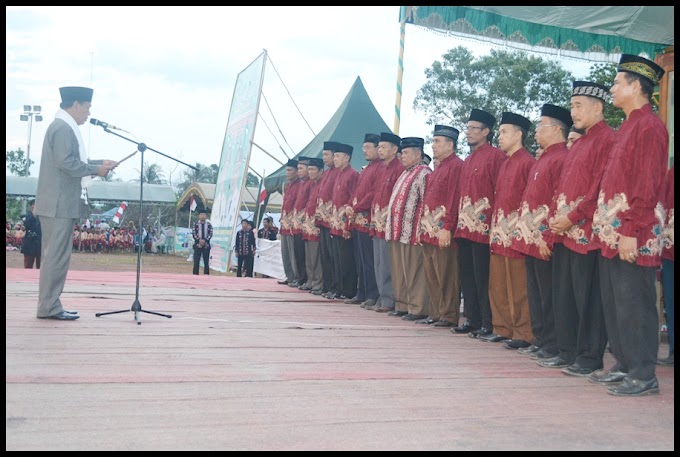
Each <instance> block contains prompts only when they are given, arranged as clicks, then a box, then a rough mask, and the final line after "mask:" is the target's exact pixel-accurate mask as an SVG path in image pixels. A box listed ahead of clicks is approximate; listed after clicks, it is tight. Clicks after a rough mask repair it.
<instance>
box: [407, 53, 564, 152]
mask: <svg viewBox="0 0 680 457" xmlns="http://www.w3.org/2000/svg"><path fill="white" fill-rule="evenodd" d="M425 76H426V78H427V81H426V82H425V84H424V85H423V86H422V87H421V88H420V89H419V90H418V92H417V94H416V98H415V100H414V102H413V108H414V109H415V110H416V111H422V112H424V113H425V114H426V115H427V123H428V125H434V124H439V123H443V124H448V125H452V126H454V127H456V128H457V129H458V130H460V131H461V132H464V131H465V127H466V125H467V120H468V118H469V116H470V111H471V109H472V108H479V109H483V110H485V111H488V112H490V113H492V114H493V115H495V116H496V118H497V119H498V120H500V117H501V113H502V112H504V111H510V112H513V113H517V114H521V115H523V116H525V117H527V118H529V119H531V120H534V121H537V120H538V118H539V116H540V110H541V107H542V106H543V104H545V103H552V104H555V105H558V106H564V107H565V108H568V107H569V99H570V93H571V83H572V80H573V76H572V74H571V73H570V72H569V71H567V70H565V69H564V68H562V67H561V66H560V65H559V64H558V63H557V62H553V61H548V60H544V59H543V58H541V57H535V56H532V55H529V54H528V53H526V52H522V51H505V50H491V52H490V54H489V55H486V56H482V57H479V58H477V59H476V58H475V57H474V55H473V54H472V52H471V51H470V50H468V49H466V48H464V47H457V48H454V49H451V50H449V51H447V52H446V53H445V54H444V55H443V56H442V61H435V62H434V63H433V64H432V67H431V68H428V69H426V70H425ZM532 130H533V129H532ZM461 139H462V136H461ZM533 142H534V140H533V132H530V134H529V138H528V139H527V144H525V146H526V147H527V148H529V147H530V145H532V144H533ZM467 152H468V151H464V153H465V154H467Z"/></svg>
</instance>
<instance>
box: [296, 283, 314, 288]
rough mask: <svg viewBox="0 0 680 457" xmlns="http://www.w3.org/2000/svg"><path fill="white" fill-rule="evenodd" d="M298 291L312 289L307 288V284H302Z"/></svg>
mask: <svg viewBox="0 0 680 457" xmlns="http://www.w3.org/2000/svg"><path fill="white" fill-rule="evenodd" d="M298 289H300V290H312V288H311V287H309V286H308V285H307V283H304V284H303V285H301V286H298Z"/></svg>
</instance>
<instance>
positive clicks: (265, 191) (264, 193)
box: [260, 189, 267, 206]
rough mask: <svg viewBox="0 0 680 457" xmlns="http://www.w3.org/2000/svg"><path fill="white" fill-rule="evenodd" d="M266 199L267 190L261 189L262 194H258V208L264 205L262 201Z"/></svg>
mask: <svg viewBox="0 0 680 457" xmlns="http://www.w3.org/2000/svg"><path fill="white" fill-rule="evenodd" d="M266 198H267V189H262V193H260V206H262V205H264V201H265V199H266Z"/></svg>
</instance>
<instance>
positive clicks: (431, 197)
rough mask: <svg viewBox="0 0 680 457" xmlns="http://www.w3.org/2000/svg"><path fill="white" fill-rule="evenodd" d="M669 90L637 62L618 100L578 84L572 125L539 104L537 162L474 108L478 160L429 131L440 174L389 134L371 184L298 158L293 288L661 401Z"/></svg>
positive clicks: (288, 249)
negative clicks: (610, 360) (662, 114)
mask: <svg viewBox="0 0 680 457" xmlns="http://www.w3.org/2000/svg"><path fill="white" fill-rule="evenodd" d="M663 74H664V71H663V70H662V69H661V67H659V66H658V65H656V64H655V63H654V62H652V61H650V60H647V59H645V58H642V57H638V56H632V55H627V54H624V55H623V56H622V57H621V60H620V62H619V65H618V69H617V74H616V77H615V79H614V80H613V81H612V85H611V87H608V86H605V85H602V84H598V83H595V82H590V81H575V82H574V83H573V86H572V91H571V103H570V109H565V108H562V107H560V106H556V105H554V104H550V103H545V104H544V105H543V107H542V109H541V113H540V119H539V121H538V123H537V124H536V126H535V140H536V143H537V145H538V147H539V150H540V152H539V154H537V157H535V156H533V155H532V154H530V153H529V152H528V150H527V149H526V148H525V144H526V140H527V135H528V132H529V131H530V129H531V127H532V122H531V121H530V120H529V119H527V118H526V117H524V116H523V115H521V114H518V113H512V112H503V113H502V114H501V117H500V120H499V119H497V118H496V116H494V115H493V114H492V113H489V112H487V111H484V110H482V109H478V108H473V109H471V111H470V115H469V119H468V120H467V130H466V132H465V136H466V140H467V144H468V145H469V146H470V148H471V154H470V155H469V156H468V157H466V158H465V160H463V159H461V158H460V157H459V156H458V151H457V142H458V138H459V135H460V132H459V131H458V130H457V129H455V128H454V127H451V126H447V125H435V127H434V131H433V132H432V154H433V157H432V158H433V165H434V166H433V167H430V166H429V162H430V157H429V156H428V155H427V154H426V153H425V151H424V139H422V138H417V137H404V138H401V137H399V136H397V135H395V134H393V133H391V132H382V133H377V132H376V133H367V134H366V135H365V137H364V142H363V153H364V156H365V158H366V160H367V162H368V165H366V166H365V167H364V168H363V169H362V170H360V171H359V170H355V169H354V168H353V167H352V166H351V164H350V160H351V157H352V154H353V148H352V146H350V145H347V144H344V143H339V142H335V141H327V142H325V143H324V145H323V151H322V158H312V157H298V159H297V160H295V159H292V160H289V161H288V163H287V164H286V178H287V183H286V184H285V187H284V192H283V205H282V214H281V230H280V236H281V251H282V260H283V267H284V271H285V276H286V278H285V279H284V280H281V281H279V284H282V285H284V284H285V285H287V286H289V287H295V288H298V289H299V290H304V291H308V292H309V293H312V294H314V295H318V296H320V297H324V298H326V299H329V300H343V301H344V303H347V304H356V305H359V306H360V307H361V308H363V309H365V310H372V311H376V312H379V313H385V314H386V315H388V316H395V317H400V318H401V319H402V320H405V321H411V322H414V323H415V324H422V325H430V326H433V327H436V328H443V329H449V330H450V331H451V332H452V333H454V334H456V335H467V336H469V337H471V338H475V339H477V340H478V341H482V342H488V343H503V346H504V347H505V348H506V349H508V350H513V351H518V352H520V353H522V354H525V355H527V356H528V357H531V358H532V359H533V360H535V362H536V363H538V364H539V365H540V366H541V367H545V368H553V369H554V368H557V369H561V370H562V372H563V373H564V374H566V375H570V376H580V377H584V378H587V379H588V380H589V381H591V382H593V383H597V384H601V385H603V386H606V387H607V392H608V393H609V394H612V395H616V396H642V395H649V394H655V393H658V392H659V386H658V381H657V379H656V374H655V366H656V364H657V363H659V364H673V357H674V354H673V351H674V326H673V309H672V308H673V283H672V280H671V281H669V280H665V281H664V282H663V287H664V289H663V291H664V303H665V306H666V321H667V328H668V335H669V350H670V352H669V357H668V358H663V359H659V360H657V353H658V350H659V331H660V327H659V321H660V319H659V313H658V310H657V297H656V277H657V272H658V271H659V269H660V268H661V266H662V257H663V259H664V261H663V271H664V272H666V273H665V275H664V276H663V277H664V278H666V275H667V274H668V273H667V272H668V270H670V271H671V273H670V275H672V269H673V262H674V200H673V191H674V188H673V187H674V180H673V175H674V166H672V167H671V168H670V170H669V167H668V153H669V134H668V129H667V128H666V126H665V125H664V123H663V122H662V121H661V120H660V119H659V117H658V116H657V115H656V114H655V113H654V112H653V110H652V105H651V97H652V94H653V92H654V87H655V86H656V85H657V84H658V83H659V80H660V79H661V78H662V77H663ZM610 101H611V103H612V104H613V105H614V107H616V108H619V109H621V110H622V111H623V112H624V113H625V120H624V122H623V124H622V125H621V126H620V128H619V129H618V130H615V129H613V128H611V127H610V126H609V125H608V124H607V122H606V120H605V117H604V109H605V106H606V104H607V103H609V102H610ZM496 132H497V141H498V146H494V145H492V141H493V139H494V138H495V136H496ZM244 225H245V224H244ZM244 230H245V229H244ZM237 243H238V241H237ZM237 248H238V246H237ZM670 277H672V276H670ZM461 305H462V307H463V315H464V317H465V320H464V322H463V321H462V320H461V317H462V316H461V313H460V308H461ZM607 347H608V348H609V351H610V352H611V353H612V355H613V356H614V359H615V364H614V365H613V366H611V367H605V366H604V353H605V351H606V350H607Z"/></svg>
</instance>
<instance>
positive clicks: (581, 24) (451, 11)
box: [399, 6, 675, 62]
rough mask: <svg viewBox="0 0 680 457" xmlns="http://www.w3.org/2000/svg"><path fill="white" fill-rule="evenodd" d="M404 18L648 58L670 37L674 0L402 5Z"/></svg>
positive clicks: (546, 46) (485, 36) (508, 40)
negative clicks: (654, 0) (651, 1)
mask: <svg viewBox="0 0 680 457" xmlns="http://www.w3.org/2000/svg"><path fill="white" fill-rule="evenodd" d="M404 19H406V23H408V24H415V25H418V26H422V27H426V28H429V29H435V30H439V31H442V32H446V33H450V34H452V35H456V36H460V37H466V38H474V39H478V40H481V41H487V42H492V43H495V44H502V45H505V46H510V47H515V48H520V49H524V50H528V49H531V50H533V51H541V50H543V51H545V52H550V53H559V54H561V55H564V56H568V57H576V58H587V59H591V60H605V61H613V62H616V61H617V60H618V55H619V54H621V53H625V54H635V55H639V54H642V53H644V54H646V55H647V57H649V58H650V59H652V60H653V59H654V57H655V56H656V54H657V53H661V52H662V51H663V50H664V48H666V47H667V46H670V45H673V44H674V42H675V8H674V7H673V6H402V7H401V9H400V16H399V20H400V21H402V20H404ZM589 54H591V55H589Z"/></svg>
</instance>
